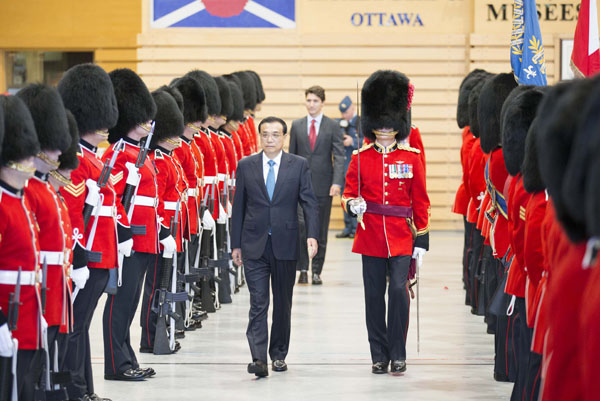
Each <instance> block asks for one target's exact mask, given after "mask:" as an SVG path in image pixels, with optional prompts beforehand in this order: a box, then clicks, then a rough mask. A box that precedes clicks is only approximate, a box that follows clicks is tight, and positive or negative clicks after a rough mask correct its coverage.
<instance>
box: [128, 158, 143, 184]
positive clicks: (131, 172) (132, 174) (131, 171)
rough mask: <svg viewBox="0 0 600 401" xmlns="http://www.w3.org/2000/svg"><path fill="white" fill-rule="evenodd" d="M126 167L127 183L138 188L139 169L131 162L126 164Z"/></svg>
mask: <svg viewBox="0 0 600 401" xmlns="http://www.w3.org/2000/svg"><path fill="white" fill-rule="evenodd" d="M125 167H126V168H127V181H125V183H126V184H129V185H133V186H134V187H137V185H138V184H139V183H140V175H139V173H138V168H137V167H136V166H135V164H134V163H131V162H127V163H125Z"/></svg>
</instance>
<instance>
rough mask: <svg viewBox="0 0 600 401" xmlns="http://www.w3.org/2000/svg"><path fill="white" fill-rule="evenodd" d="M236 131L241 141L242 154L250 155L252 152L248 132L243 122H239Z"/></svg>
mask: <svg viewBox="0 0 600 401" xmlns="http://www.w3.org/2000/svg"><path fill="white" fill-rule="evenodd" d="M237 133H238V135H239V137H240V140H241V141H242V154H243V155H244V156H250V155H251V154H252V144H251V143H250V134H249V133H248V129H247V128H246V126H245V125H244V124H240V128H239V129H238V130H237Z"/></svg>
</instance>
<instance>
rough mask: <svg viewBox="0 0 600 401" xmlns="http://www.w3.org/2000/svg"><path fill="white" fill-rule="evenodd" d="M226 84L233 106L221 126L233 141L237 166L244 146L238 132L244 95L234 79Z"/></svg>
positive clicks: (242, 115) (242, 154) (242, 155)
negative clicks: (225, 121)
mask: <svg viewBox="0 0 600 401" xmlns="http://www.w3.org/2000/svg"><path fill="white" fill-rule="evenodd" d="M227 84H228V85H229V91H230V92H231V102H232V106H233V108H232V111H231V114H230V115H229V116H228V117H227V123H226V124H225V125H224V126H223V131H225V133H226V134H227V135H228V136H230V137H231V140H232V141H233V145H234V147H235V155H236V167H237V163H238V162H239V161H240V160H241V159H242V158H243V157H244V146H243V144H242V139H241V137H240V134H239V129H240V126H241V123H242V121H243V120H244V95H243V93H242V90H241V89H240V87H239V86H238V85H237V84H236V83H235V81H233V80H228V82H227ZM234 175H235V174H234ZM232 186H234V187H235V183H233V185H232ZM232 195H233V194H232Z"/></svg>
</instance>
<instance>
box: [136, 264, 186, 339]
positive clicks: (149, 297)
mask: <svg viewBox="0 0 600 401" xmlns="http://www.w3.org/2000/svg"><path fill="white" fill-rule="evenodd" d="M178 257H179V255H178ZM155 260H156V261H155V263H154V264H150V265H148V270H146V278H145V280H144V294H143V296H142V311H141V312H140V326H142V336H141V338H140V347H150V348H152V347H154V337H155V336H156V322H157V320H158V315H157V314H156V313H155V312H153V311H152V302H153V301H154V296H155V295H156V294H155V293H156V290H157V288H159V287H160V279H161V274H162V269H163V266H164V263H165V259H164V258H163V257H162V254H161V255H155ZM169 262H170V263H173V262H172V259H169ZM169 262H168V263H169ZM167 290H168V291H169V292H170V291H171V287H170V286H169V288H168V289H167Z"/></svg>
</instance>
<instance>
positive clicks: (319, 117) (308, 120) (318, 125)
mask: <svg viewBox="0 0 600 401" xmlns="http://www.w3.org/2000/svg"><path fill="white" fill-rule="evenodd" d="M306 119H307V120H306V121H307V122H308V124H307V125H306V135H310V126H311V124H312V120H315V131H316V132H317V136H319V127H320V126H321V121H322V120H323V113H321V114H319V115H318V116H316V117H311V115H310V114H309V115H308V116H307V117H306Z"/></svg>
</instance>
